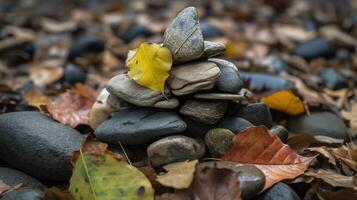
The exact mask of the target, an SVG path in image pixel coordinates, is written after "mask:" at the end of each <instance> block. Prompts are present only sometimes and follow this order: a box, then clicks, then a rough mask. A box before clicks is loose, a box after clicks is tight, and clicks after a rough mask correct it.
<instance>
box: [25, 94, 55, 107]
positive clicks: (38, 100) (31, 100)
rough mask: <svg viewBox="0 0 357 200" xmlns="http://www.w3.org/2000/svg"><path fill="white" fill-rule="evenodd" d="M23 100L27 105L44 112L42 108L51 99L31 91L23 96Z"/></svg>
mask: <svg viewBox="0 0 357 200" xmlns="http://www.w3.org/2000/svg"><path fill="white" fill-rule="evenodd" d="M23 99H24V100H25V101H26V102H27V104H28V105H30V106H33V107H36V108H38V109H39V110H41V111H44V107H45V106H46V105H47V104H48V103H49V102H50V101H51V99H50V98H49V97H48V96H46V95H44V94H43V93H42V92H40V91H38V90H31V91H29V92H26V93H25V94H24V95H23Z"/></svg>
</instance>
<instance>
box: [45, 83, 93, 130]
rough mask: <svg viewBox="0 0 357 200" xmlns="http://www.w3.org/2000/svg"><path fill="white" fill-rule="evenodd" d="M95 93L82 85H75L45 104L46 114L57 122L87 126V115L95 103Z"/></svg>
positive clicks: (74, 125)
mask: <svg viewBox="0 0 357 200" xmlns="http://www.w3.org/2000/svg"><path fill="white" fill-rule="evenodd" d="M94 94H95V92H94V90H93V89H91V88H90V87H88V86H86V85H83V84H76V85H75V86H74V87H73V88H72V89H71V90H69V91H67V92H65V93H63V94H61V95H60V96H59V97H58V98H56V99H55V100H54V101H52V102H50V103H48V104H47V109H48V112H49V113H50V114H51V116H52V117H53V118H54V119H56V120H57V121H59V122H61V123H63V124H67V125H69V126H71V127H76V126H77V125H79V124H85V125H88V124H89V113H90V110H91V108H92V105H93V103H94V102H95V98H93V97H94V96H95V95H94Z"/></svg>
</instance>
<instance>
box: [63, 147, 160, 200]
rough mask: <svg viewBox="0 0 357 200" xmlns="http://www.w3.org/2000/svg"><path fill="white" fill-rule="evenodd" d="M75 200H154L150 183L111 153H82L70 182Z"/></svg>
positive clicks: (133, 168)
mask: <svg viewBox="0 0 357 200" xmlns="http://www.w3.org/2000/svg"><path fill="white" fill-rule="evenodd" d="M69 191H70V192H71V194H72V195H73V197H74V199H75V200H121V199H123V200H124V199H125V200H139V199H140V200H152V199H153V195H154V192H153V189H152V187H151V183H150V181H149V180H148V179H147V178H146V177H145V175H144V174H142V173H141V172H140V171H139V170H138V169H136V168H135V167H133V166H131V165H129V164H128V163H126V162H125V161H120V160H118V159H117V158H115V157H114V156H113V155H111V154H109V153H105V154H103V155H97V154H91V153H85V152H82V151H80V155H79V158H78V160H77V162H76V165H75V167H74V170H73V174H72V177H71V179H70V187H69Z"/></svg>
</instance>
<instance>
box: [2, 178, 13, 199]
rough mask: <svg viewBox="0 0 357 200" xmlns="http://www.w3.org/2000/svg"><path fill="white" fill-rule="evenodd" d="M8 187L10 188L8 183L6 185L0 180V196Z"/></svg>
mask: <svg viewBox="0 0 357 200" xmlns="http://www.w3.org/2000/svg"><path fill="white" fill-rule="evenodd" d="M10 189H11V187H10V186H9V185H7V184H6V183H4V182H3V181H2V180H0V197H1V195H2V194H3V193H5V192H6V191H8V190H10Z"/></svg>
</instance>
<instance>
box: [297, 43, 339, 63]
mask: <svg viewBox="0 0 357 200" xmlns="http://www.w3.org/2000/svg"><path fill="white" fill-rule="evenodd" d="M335 52H336V47H335V45H334V44H333V43H331V42H329V41H328V40H326V39H325V38H316V39H313V40H309V41H307V42H304V43H301V44H299V45H297V46H296V48H295V49H294V52H293V53H294V54H295V55H298V56H301V57H303V58H305V59H307V60H311V59H314V58H318V57H324V58H331V57H333V56H334V55H335Z"/></svg>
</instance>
